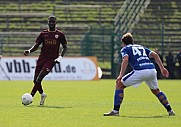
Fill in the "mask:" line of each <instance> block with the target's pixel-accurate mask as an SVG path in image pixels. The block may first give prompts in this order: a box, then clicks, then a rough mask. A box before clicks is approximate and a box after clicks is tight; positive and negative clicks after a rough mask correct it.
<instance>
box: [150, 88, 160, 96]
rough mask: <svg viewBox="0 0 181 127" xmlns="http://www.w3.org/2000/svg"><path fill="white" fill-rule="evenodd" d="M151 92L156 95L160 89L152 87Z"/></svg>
mask: <svg viewBox="0 0 181 127" xmlns="http://www.w3.org/2000/svg"><path fill="white" fill-rule="evenodd" d="M151 92H152V93H153V94H155V95H157V94H159V93H160V90H159V89H151Z"/></svg>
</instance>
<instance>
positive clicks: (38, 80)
mask: <svg viewBox="0 0 181 127" xmlns="http://www.w3.org/2000/svg"><path fill="white" fill-rule="evenodd" d="M41 81H42V77H41V76H38V77H37V79H36V81H35V84H40V83H41Z"/></svg>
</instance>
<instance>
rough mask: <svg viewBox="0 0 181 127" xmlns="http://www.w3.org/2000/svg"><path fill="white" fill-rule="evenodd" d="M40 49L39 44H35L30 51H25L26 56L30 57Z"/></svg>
mask: <svg viewBox="0 0 181 127" xmlns="http://www.w3.org/2000/svg"><path fill="white" fill-rule="evenodd" d="M38 47H39V44H38V43H35V44H34V45H33V46H32V47H31V48H30V49H29V50H25V51H24V55H25V56H28V55H29V54H30V53H31V52H34V51H36V50H37V49H38Z"/></svg>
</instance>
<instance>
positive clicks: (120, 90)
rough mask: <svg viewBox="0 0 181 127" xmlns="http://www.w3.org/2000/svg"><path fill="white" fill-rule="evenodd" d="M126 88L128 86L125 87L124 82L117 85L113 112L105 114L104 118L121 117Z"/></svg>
mask: <svg viewBox="0 0 181 127" xmlns="http://www.w3.org/2000/svg"><path fill="white" fill-rule="evenodd" d="M124 88H126V86H124V85H123V83H122V82H120V83H116V90H115V93H114V108H113V110H112V111H110V112H108V113H104V116H118V115H119V110H120V106H121V103H122V101H123V98H124Z"/></svg>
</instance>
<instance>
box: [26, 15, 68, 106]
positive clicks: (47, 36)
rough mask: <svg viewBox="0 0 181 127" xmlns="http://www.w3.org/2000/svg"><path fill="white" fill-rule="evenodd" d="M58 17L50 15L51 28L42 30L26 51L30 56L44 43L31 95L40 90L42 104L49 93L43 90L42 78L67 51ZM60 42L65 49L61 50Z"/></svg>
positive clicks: (49, 23) (49, 24)
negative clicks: (58, 24) (58, 26)
mask: <svg viewBox="0 0 181 127" xmlns="http://www.w3.org/2000/svg"><path fill="white" fill-rule="evenodd" d="M56 23H57V19H56V17H55V16H49V18H48V26H49V29H47V30H44V31H42V32H41V33H40V34H39V36H38V37H37V39H36V41H35V44H34V45H33V46H32V47H31V48H30V49H29V50H25V51H24V55H25V56H28V55H29V54H30V53H32V52H34V51H36V50H37V49H38V47H39V46H40V45H42V48H41V52H40V55H39V58H38V61H37V65H36V68H35V74H34V80H33V82H34V86H33V89H32V91H31V95H32V96H33V97H34V95H35V94H36V92H37V91H38V92H39V93H40V94H41V100H40V105H43V104H44V101H45V98H46V97H47V95H46V94H45V93H44V92H43V88H42V84H41V82H42V80H43V78H44V77H45V76H46V75H47V74H48V73H49V72H50V71H51V70H52V68H53V67H54V65H55V64H56V63H59V62H60V61H61V59H62V58H63V56H64V55H65V53H66V51H67V41H66V38H65V35H64V33H62V32H61V31H60V30H57V29H56ZM60 44H61V45H62V47H63V49H62V51H61V53H60V52H59V51H60Z"/></svg>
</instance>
